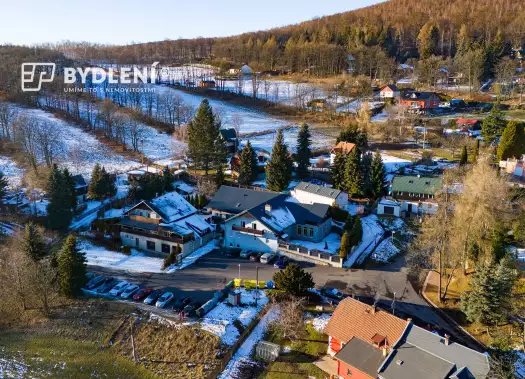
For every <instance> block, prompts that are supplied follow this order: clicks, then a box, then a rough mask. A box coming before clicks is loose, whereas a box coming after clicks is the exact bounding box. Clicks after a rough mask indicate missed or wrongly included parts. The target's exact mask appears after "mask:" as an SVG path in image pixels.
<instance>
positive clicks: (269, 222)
mask: <svg viewBox="0 0 525 379" xmlns="http://www.w3.org/2000/svg"><path fill="white" fill-rule="evenodd" d="M329 209H330V207H329V206H328V205H327V204H300V203H297V202H295V201H289V199H287V196H286V195H282V194H281V195H279V196H276V197H274V198H272V199H270V200H268V201H265V202H262V203H260V204H259V205H256V206H254V207H253V208H250V209H248V210H246V211H243V212H241V213H239V214H237V215H235V216H233V217H231V218H229V219H228V220H226V221H225V223H224V247H226V248H240V249H249V250H254V251H258V252H276V251H277V249H278V245H279V242H280V241H287V240H303V241H312V242H320V241H322V240H323V238H325V237H326V236H327V235H328V234H330V230H331V228H332V219H331V217H330V213H329Z"/></svg>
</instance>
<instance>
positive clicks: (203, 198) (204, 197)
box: [199, 194, 208, 209]
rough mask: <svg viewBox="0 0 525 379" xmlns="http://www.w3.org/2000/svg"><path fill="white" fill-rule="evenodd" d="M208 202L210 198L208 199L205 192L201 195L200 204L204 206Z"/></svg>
mask: <svg viewBox="0 0 525 379" xmlns="http://www.w3.org/2000/svg"><path fill="white" fill-rule="evenodd" d="M207 203H208V200H207V199H206V195H204V194H200V195H199V206H200V207H201V209H202V208H204V207H205V206H206V205H207Z"/></svg>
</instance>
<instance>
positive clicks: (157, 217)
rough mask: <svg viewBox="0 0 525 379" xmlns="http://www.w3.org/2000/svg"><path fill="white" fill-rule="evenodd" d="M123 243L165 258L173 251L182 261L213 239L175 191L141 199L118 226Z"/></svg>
mask: <svg viewBox="0 0 525 379" xmlns="http://www.w3.org/2000/svg"><path fill="white" fill-rule="evenodd" d="M118 225H119V226H120V238H121V240H122V244H123V245H125V246H131V247H134V248H137V249H140V250H144V251H148V252H151V253H157V254H158V255H160V256H167V255H168V254H170V253H171V252H173V251H176V248H177V246H180V247H181V248H182V253H181V254H180V257H177V259H182V258H183V257H185V256H186V255H188V254H190V253H192V252H193V251H195V250H196V249H198V248H200V247H201V246H204V245H205V244H207V243H208V242H209V241H210V240H211V239H213V238H214V236H215V233H214V228H213V226H212V225H210V224H209V223H208V222H206V221H205V217H203V216H201V215H199V214H198V213H197V209H195V208H194V207H193V206H192V205H191V204H190V203H188V202H187V201H186V200H185V199H184V198H183V197H182V196H181V195H179V194H178V193H177V192H169V193H166V194H164V195H162V196H159V197H156V198H154V199H152V200H142V201H140V202H138V203H137V204H135V205H134V206H133V207H131V208H130V209H129V210H128V211H126V212H125V213H124V216H123V218H122V219H121V220H120V222H119V223H118Z"/></svg>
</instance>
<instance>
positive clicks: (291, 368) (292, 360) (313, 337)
mask: <svg viewBox="0 0 525 379" xmlns="http://www.w3.org/2000/svg"><path fill="white" fill-rule="evenodd" d="M264 339H265V340H266V341H270V342H273V343H276V344H279V345H281V346H282V347H285V348H286V349H287V350H289V352H287V353H283V354H281V355H280V356H279V358H278V359H277V360H276V361H275V362H273V363H272V364H271V365H270V366H268V367H267V368H266V370H265V371H264V372H263V373H262V374H261V375H260V376H259V379H285V378H307V377H309V376H314V377H316V378H324V377H325V376H327V374H326V373H325V372H324V371H322V370H321V369H320V368H318V367H317V366H316V365H314V364H313V362H315V361H316V360H317V359H318V358H320V357H321V356H323V355H325V354H326V349H327V347H328V336H326V335H325V334H323V333H320V332H318V331H316V330H315V329H314V328H313V327H312V325H311V324H307V325H306V328H305V331H304V333H303V335H302V336H301V337H300V338H298V339H296V340H293V341H289V340H284V339H282V338H280V336H277V335H274V334H273V333H271V332H269V333H268V334H267V335H266V336H265V338H264Z"/></svg>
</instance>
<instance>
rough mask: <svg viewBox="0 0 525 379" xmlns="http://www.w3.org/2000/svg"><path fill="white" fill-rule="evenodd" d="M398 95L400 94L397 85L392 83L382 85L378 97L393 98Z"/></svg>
mask: <svg viewBox="0 0 525 379" xmlns="http://www.w3.org/2000/svg"><path fill="white" fill-rule="evenodd" d="M399 96H401V92H400V91H399V89H398V88H397V86H395V85H393V84H390V85H388V86H385V87H383V88H382V89H381V91H380V92H379V97H380V98H382V99H395V98H398V97H399Z"/></svg>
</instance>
